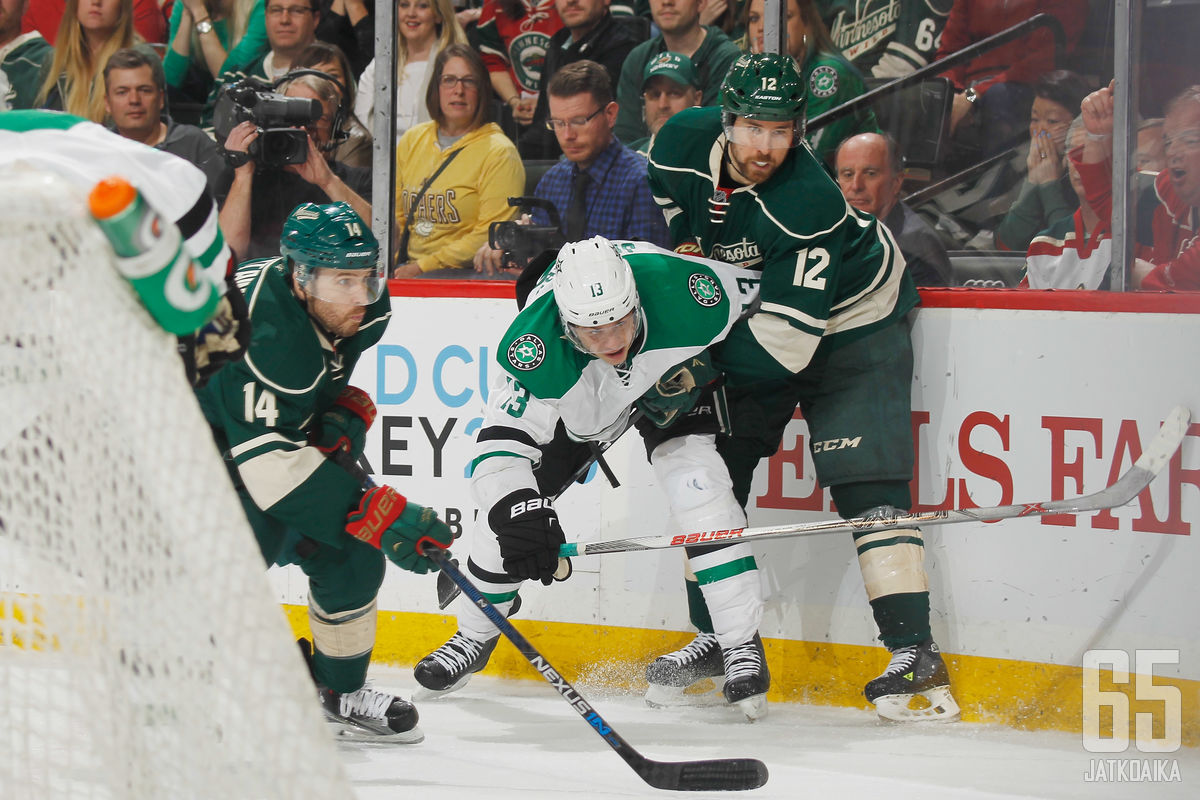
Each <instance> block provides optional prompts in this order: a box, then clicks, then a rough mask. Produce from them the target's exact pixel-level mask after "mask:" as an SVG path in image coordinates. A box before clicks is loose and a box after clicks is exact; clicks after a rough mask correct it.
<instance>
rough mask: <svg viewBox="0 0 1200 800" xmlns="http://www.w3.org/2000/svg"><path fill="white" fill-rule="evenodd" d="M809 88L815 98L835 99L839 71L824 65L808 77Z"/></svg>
mask: <svg viewBox="0 0 1200 800" xmlns="http://www.w3.org/2000/svg"><path fill="white" fill-rule="evenodd" d="M808 88H809V91H811V92H812V94H813V96H814V97H820V98H826V97H833V96H834V95H835V94H837V90H838V74H837V70H836V69H834V68H833V67H831V66H829V65H828V64H822V65H821V66H819V67H817V68H816V69H814V70H813V71H812V74H811V75H809V76H808Z"/></svg>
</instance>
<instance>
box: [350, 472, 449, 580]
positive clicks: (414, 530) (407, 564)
mask: <svg viewBox="0 0 1200 800" xmlns="http://www.w3.org/2000/svg"><path fill="white" fill-rule="evenodd" d="M346 533H348V534H350V535H351V536H353V537H354V538H355V539H358V540H360V541H363V542H366V543H367V544H369V545H373V546H375V547H378V548H379V549H380V550H382V551H383V554H384V555H385V556H387V557H388V560H390V561H391V562H392V563H393V564H395V565H396V566H398V567H400V568H401V569H406V570H408V571H409V572H415V573H417V574H418V575H424V574H425V573H426V572H430V571H433V570H436V569H437V564H436V563H434V562H433V561H432V560H430V559H429V558H428V557H426V556H424V555H422V548H423V547H424V546H425V545H427V544H432V545H435V546H437V547H440V548H442V549H445V548H447V547H449V546H450V543H451V541H453V539H454V536H453V534H451V532H450V528H449V526H447V525H446V523H444V522H442V521H441V520H440V519H438V516H437V513H436V512H435V511H434V510H433V509H431V508H425V507H424V506H419V505H417V504H416V503H410V502H408V501H407V500H406V499H405V498H404V495H402V494H400V493H398V492H397V491H396V490H394V489H392V488H391V487H390V486H376V487H373V488H371V489H369V490H367V492H366V493H365V494H363V496H362V499H361V500H360V501H359V503H358V508H356V509H354V510H353V511H351V512H350V514H349V515H348V516H347V517H346Z"/></svg>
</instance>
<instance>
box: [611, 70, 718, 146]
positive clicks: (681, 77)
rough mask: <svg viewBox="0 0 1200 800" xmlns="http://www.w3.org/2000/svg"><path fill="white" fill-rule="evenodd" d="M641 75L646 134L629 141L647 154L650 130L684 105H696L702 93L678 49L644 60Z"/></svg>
mask: <svg viewBox="0 0 1200 800" xmlns="http://www.w3.org/2000/svg"><path fill="white" fill-rule="evenodd" d="M642 75H643V76H644V77H643V78H642V118H643V119H644V120H646V127H647V128H649V129H650V135H649V136H647V137H646V138H645V139H641V140H639V141H636V142H634V143H633V144H631V145H629V146H630V147H632V148H633V149H634V150H637V151H638V152H639V153H641V154H642V155H649V154H650V145H652V144H653V143H654V134H656V133H658V131H659V129H660V128H661V127H662V126H663V125H664V124H665V123H666V121H667V120H669V119H670V118H671V117H673V116H675V115H676V114H678V113H679V112H680V111H683V110H684V109H685V108H691V107H692V106H698V105H700V100H701V99H702V93H701V91H700V84H699V81H697V80H696V70H695V69H694V68H693V67H692V60H691V59H690V58H688V57H687V56H685V55H680V54H679V53H662V54H661V55H658V56H656V57H655V58H654V59H653V60H652V61H650V62H649V63H647V64H646V69H645V70H644V71H643V73H642Z"/></svg>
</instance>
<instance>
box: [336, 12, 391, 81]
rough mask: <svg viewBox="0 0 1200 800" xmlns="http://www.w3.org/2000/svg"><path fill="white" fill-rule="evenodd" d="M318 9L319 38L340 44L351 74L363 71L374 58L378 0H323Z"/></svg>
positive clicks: (338, 45) (358, 73)
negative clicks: (376, 4) (319, 14)
mask: <svg viewBox="0 0 1200 800" xmlns="http://www.w3.org/2000/svg"><path fill="white" fill-rule="evenodd" d="M318 10H319V11H320V12H321V22H320V24H318V25H317V38H318V39H320V40H321V41H322V42H328V43H329V44H332V45H336V46H337V47H338V48H340V49H341V51H342V52H343V53H345V54H346V58H347V59H349V60H350V74H351V75H361V74H362V71H363V70H364V69H366V67H367V64H369V63H370V62H371V61H373V60H374V58H375V1H374V0H320V7H319V9H318ZM397 11H399V9H398V8H397Z"/></svg>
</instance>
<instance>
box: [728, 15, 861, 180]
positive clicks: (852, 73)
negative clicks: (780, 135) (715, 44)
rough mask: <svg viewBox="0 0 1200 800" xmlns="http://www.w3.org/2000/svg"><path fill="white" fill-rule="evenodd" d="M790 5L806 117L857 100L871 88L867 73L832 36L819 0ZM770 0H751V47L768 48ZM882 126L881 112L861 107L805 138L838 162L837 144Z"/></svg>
mask: <svg viewBox="0 0 1200 800" xmlns="http://www.w3.org/2000/svg"><path fill="white" fill-rule="evenodd" d="M784 2H786V3H787V4H788V7H787V48H788V53H790V54H791V56H792V58H794V59H796V63H797V64H799V65H800V74H801V76H802V77H803V78H804V88H805V92H806V93H807V102H806V104H805V110H804V113H805V116H806V117H807V118H808V119H812V118H813V117H815V116H817V115H818V114H823V113H824V112H826V111H828V110H829V109H831V108H834V107H835V106H839V105H841V104H842V103H845V102H847V101H848V100H853V99H854V98H855V97H858V96H859V95H860V94H863V93H865V92H866V91H867V87H866V84H865V83H863V78H862V75H860V74H859V72H858V70H857V69H855V68H854V66H853V65H852V64H850V62H849V61H847V60H846V59H845V58H843V57H842V54H841V53H839V52H838V50H837V48H836V47H834V45H833V41H832V40H831V39H830V38H829V31H828V30H826V29H825V23H824V22H822V21H821V17H820V15H818V14H817V7H816V6H815V5H814V4H813V0H784ZM765 6H766V3H765V2H764V0H750V2H749V3H748V4H747V5H746V40H747V44H748V45H749V46H748V47H747V48H746V52H749V53H761V52H763V19H764V16H763V14H764V11H763V9H764V7H765ZM878 130H879V123H878V122H876V121H875V112H874V111H871V110H870V109H869V108H868V109H860V110H859V111H857V112H855V113H854V114H852V115H850V116H848V117H842V118H841V119H840V120H837V121H836V122H834V123H832V124H830V125H826V126H824V127H823V128H820V129H818V130H816V131H813V130H811V129H810V130H809V131H808V132H807V135H806V136H805V138H806V139H807V140H808V146H809V147H811V148H812V151H813V152H814V153H816V155H817V158H818V159H820V160H821V162H822V163H823V164H825V165H826V166H832V164H833V154H834V152H835V151H836V150H837V146H838V145H839V144H840V143H841V142H842V141H843V140H844V139H846V138H847V137H849V136H853V135H854V134H856V133H874V132H876V131H878Z"/></svg>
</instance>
